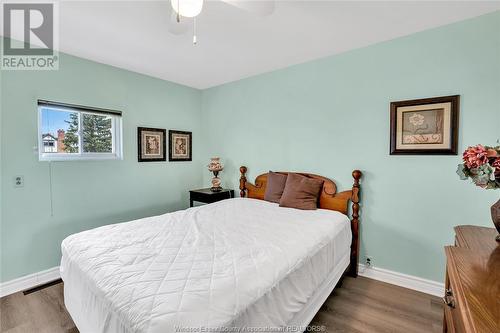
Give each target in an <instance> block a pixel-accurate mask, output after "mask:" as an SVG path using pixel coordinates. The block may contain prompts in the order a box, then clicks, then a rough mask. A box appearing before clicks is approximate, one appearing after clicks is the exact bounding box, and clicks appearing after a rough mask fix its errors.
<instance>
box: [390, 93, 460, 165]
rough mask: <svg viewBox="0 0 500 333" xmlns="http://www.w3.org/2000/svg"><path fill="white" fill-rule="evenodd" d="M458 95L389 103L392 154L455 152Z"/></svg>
mask: <svg viewBox="0 0 500 333" xmlns="http://www.w3.org/2000/svg"><path fill="white" fill-rule="evenodd" d="M459 104H460V96H459V95H454V96H444V97H433V98H424V99H415V100H409V101H399V102H392V103H391V149H390V154H391V155H457V146H458V112H459V107H460V105H459Z"/></svg>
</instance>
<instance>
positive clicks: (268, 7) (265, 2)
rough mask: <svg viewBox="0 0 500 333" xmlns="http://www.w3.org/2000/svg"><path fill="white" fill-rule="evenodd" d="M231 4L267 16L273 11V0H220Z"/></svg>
mask: <svg viewBox="0 0 500 333" xmlns="http://www.w3.org/2000/svg"><path fill="white" fill-rule="evenodd" d="M221 1H222V2H225V3H227V4H229V5H231V6H234V7H237V8H240V9H243V10H246V11H248V12H251V13H254V14H257V15H261V16H268V15H271V14H272V13H273V12H274V7H275V1H274V0H253V1H251V0H221Z"/></svg>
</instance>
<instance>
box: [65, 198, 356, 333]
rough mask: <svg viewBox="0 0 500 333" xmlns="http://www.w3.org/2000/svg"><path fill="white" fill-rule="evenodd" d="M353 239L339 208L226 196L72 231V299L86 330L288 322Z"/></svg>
mask: <svg viewBox="0 0 500 333" xmlns="http://www.w3.org/2000/svg"><path fill="white" fill-rule="evenodd" d="M350 243H351V230H350V223H349V220H348V218H347V216H345V215H343V214H341V213H338V212H334V211H328V210H315V211H301V210H296V209H291V208H281V207H278V205H276V204H272V203H269V202H266V201H262V200H254V199H241V198H238V199H230V200H224V201H220V202H218V203H215V204H211V205H205V206H200V207H195V208H190V209H187V210H183V211H178V212H174V213H169V214H165V215H161V216H155V217H150V218H145V219H140V220H136V221H131V222H126V223H120V224H115V225H108V226H104V227H100V228H96V229H93V230H89V231H85V232H82V233H78V234H75V235H71V236H69V237H68V238H66V239H65V240H64V241H63V243H62V253H63V257H62V261H61V276H62V278H63V280H64V282H65V285H64V296H65V304H66V307H67V309H68V311H69V313H70V314H71V316H72V318H73V320H74V321H75V324H76V325H77V327H78V328H79V330H80V331H81V332H83V333H85V332H92V333H98V332H162V333H163V332H175V331H181V330H183V329H185V330H192V331H196V330H197V329H200V328H208V327H210V328H217V327H220V328H221V330H224V329H226V328H228V327H242V326H251V327H256V326H258V327H263V326H271V327H276V326H282V325H286V324H288V323H290V322H293V318H294V317H295V316H296V315H297V314H298V313H300V312H301V311H303V309H304V307H305V306H306V305H307V303H308V300H310V298H311V297H312V296H313V294H314V292H315V291H316V290H317V289H318V288H319V287H320V286H321V285H322V284H323V283H324V282H325V280H326V279H327V277H328V276H330V275H331V273H332V272H333V271H337V272H340V274H341V272H342V271H343V270H344V269H345V268H346V267H347V265H348V262H349V260H348V259H349V252H350V250H349V248H350ZM337 275H338V274H337Z"/></svg>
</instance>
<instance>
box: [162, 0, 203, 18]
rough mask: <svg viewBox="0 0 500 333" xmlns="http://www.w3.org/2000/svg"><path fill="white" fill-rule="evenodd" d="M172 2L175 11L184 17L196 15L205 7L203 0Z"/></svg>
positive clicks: (173, 0)
mask: <svg viewBox="0 0 500 333" xmlns="http://www.w3.org/2000/svg"><path fill="white" fill-rule="evenodd" d="M170 3H171V4H172V8H173V9H174V10H175V12H176V13H178V14H179V15H180V16H184V17H195V16H197V15H199V14H200V13H201V9H202V8H203V0H170Z"/></svg>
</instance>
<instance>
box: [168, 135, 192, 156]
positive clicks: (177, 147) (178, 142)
mask: <svg viewBox="0 0 500 333" xmlns="http://www.w3.org/2000/svg"><path fill="white" fill-rule="evenodd" d="M192 159H193V133H192V132H186V131H177V130H169V131H168V160H169V161H170V162H185V161H192Z"/></svg>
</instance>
